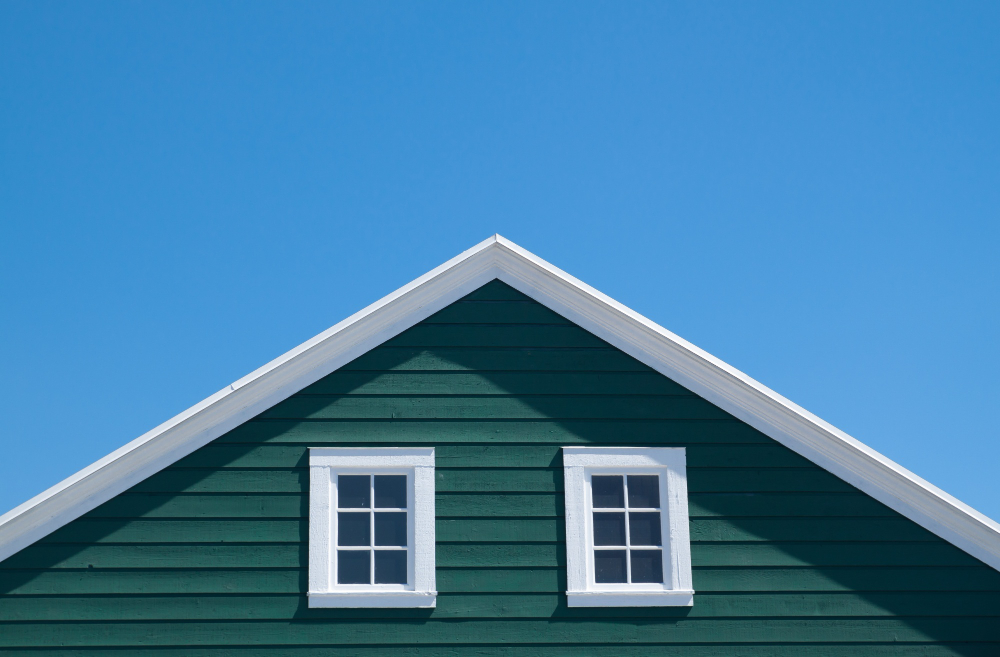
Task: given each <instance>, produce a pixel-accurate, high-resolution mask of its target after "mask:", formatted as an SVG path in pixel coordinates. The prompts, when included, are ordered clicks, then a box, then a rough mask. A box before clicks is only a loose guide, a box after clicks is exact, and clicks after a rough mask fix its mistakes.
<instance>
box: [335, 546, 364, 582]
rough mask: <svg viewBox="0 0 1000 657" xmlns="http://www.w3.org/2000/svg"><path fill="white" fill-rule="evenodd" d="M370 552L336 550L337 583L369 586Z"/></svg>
mask: <svg viewBox="0 0 1000 657" xmlns="http://www.w3.org/2000/svg"><path fill="white" fill-rule="evenodd" d="M371 554H372V553H371V551H370V550H337V583H339V584H371V583H372V582H371V567H372V566H371V563H372V562H371Z"/></svg>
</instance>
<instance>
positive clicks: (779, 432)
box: [0, 235, 1000, 570]
mask: <svg viewBox="0 0 1000 657" xmlns="http://www.w3.org/2000/svg"><path fill="white" fill-rule="evenodd" d="M494 278H497V279H500V280H502V281H503V282H505V283H507V284H508V285H510V286H512V287H514V288H515V289H517V290H519V291H520V292H522V293H524V294H526V295H528V296H530V297H532V298H533V299H535V300H536V301H538V302H539V303H542V304H544V305H546V306H548V307H549V308H551V309H552V310H554V311H556V312H558V313H560V314H561V315H563V316H564V317H566V318H567V319H569V320H571V321H573V322H575V323H576V324H578V325H580V326H581V327H582V328H584V329H586V330H588V331H590V332H591V333H594V334H595V335H597V336H598V337H600V338H602V339H604V340H605V341H607V342H609V343H610V344H612V345H614V346H615V347H617V348H619V349H621V350H622V351H624V352H626V353H628V354H629V355H631V356H633V357H634V358H636V359H638V360H639V361H641V362H643V363H645V364H646V365H648V366H650V367H652V368H653V369H655V370H656V371H658V372H660V373H662V374H664V375H666V376H668V377H670V378H671V379H673V380H675V381H676V382H677V383H679V384H681V385H683V386H685V387H686V388H688V389H689V390H691V391H692V392H694V393H696V394H698V395H700V396H702V397H704V398H705V399H707V400H708V401H710V402H712V403H714V404H715V405H717V406H718V407H720V408H721V409H723V410H725V411H727V412H729V413H731V414H732V415H734V416H735V417H737V418H739V419H740V420H743V421H744V422H746V423H748V424H750V425H751V426H753V427H754V428H756V429H758V430H759V431H761V432H763V433H764V434H766V435H767V436H769V437H771V438H773V439H774V440H776V441H778V442H779V443H781V444H783V445H785V446H786V447H788V448H790V449H792V450H793V451H795V452H796V453H798V454H800V455H801V456H803V457H805V458H807V459H809V460H810V461H812V462H814V463H816V464H817V465H819V466H820V467H822V468H824V469H826V470H828V471H829V472H831V473H833V474H835V475H837V476H838V477H840V478H841V479H843V480H844V481H847V482H848V483H850V484H852V485H853V486H855V487H857V488H858V489H860V490H861V491H863V492H865V493H867V494H868V495H870V496H872V497H874V498H875V499H877V500H878V501H880V502H882V503H883V504H885V505H886V506H888V507H890V508H892V509H893V510H895V511H897V512H899V513H901V514H902V515H904V516H906V517H907V518H909V519H911V520H913V521H914V522H916V523H917V524H919V525H921V526H922V527H924V528H925V529H928V530H929V531H931V532H933V533H934V534H936V535H938V536H940V537H941V538H943V539H944V540H946V541H949V542H950V543H952V544H954V545H956V546H957V547H959V548H961V549H962V550H964V551H965V552H967V553H969V554H971V555H972V556H974V557H976V558H978V559H980V560H981V561H983V562H984V563H986V564H988V565H990V566H992V567H993V568H996V569H997V570H1000V524H997V523H996V522H994V521H993V520H991V519H990V518H988V517H986V516H985V515H983V514H981V513H979V512H978V511H976V510H974V509H972V508H971V507H969V506H968V505H966V504H963V503H962V502H960V501H959V500H957V499H955V498H954V497H952V496H951V495H948V494H947V493H945V492H944V491H942V490H941V489H939V488H937V487H936V486H933V485H932V484H930V483H928V482H927V481H925V480H924V479H922V478H920V477H918V476H917V475H915V474H913V473H912V472H910V471H909V470H907V469H906V468H903V467H902V466H900V465H899V464H897V463H895V462H893V461H891V460H890V459H888V458H886V457H885V456H883V455H882V454H879V453H878V452H876V451H875V450H873V449H871V448H869V447H867V446H866V445H864V444H862V443H861V442H859V441H857V440H855V439H854V438H852V437H851V436H849V435H847V434H846V433H844V432H843V431H840V430H839V429H837V428H836V427H833V426H832V425H830V424H828V423H827V422H824V421H823V420H821V419H820V418H818V417H816V416H815V415H813V414H811V413H809V412H808V411H806V410H805V409H803V408H801V407H799V406H797V405H796V404H794V403H792V402H790V401H789V400H787V399H785V398H784V397H782V396H781V395H779V394H777V393H776V392H774V391H773V390H771V389H769V388H767V387H766V386H764V385H762V384H761V383H759V382H757V381H755V380H754V379H752V378H750V377H749V376H747V375H746V374H744V373H742V372H740V371H739V370H737V369H735V368H733V367H731V366H730V365H727V364H726V363H724V362H722V361H721V360H719V359H717V358H715V357H714V356H712V355H710V354H708V353H706V352H704V351H702V350H701V349H699V348H698V347H695V346H694V345H692V344H690V343H689V342H687V341H685V340H683V339H682V338H680V337H678V336H676V335H674V334H673V333H671V332H670V331H667V330H666V329H664V328H663V327H661V326H659V325H658V324H656V323H655V322H652V321H650V320H649V319H646V318H645V317H643V316H642V315H640V314H638V313H636V312H635V311H633V310H631V309H629V308H627V307H625V306H623V305H622V304H620V303H618V302H617V301H615V300H614V299H612V298H610V297H608V296H607V295H604V294H602V293H601V292H599V291H597V290H595V289H594V288H592V287H590V286H589V285H587V284H585V283H583V282H582V281H579V280H578V279H576V278H574V277H573V276H570V275H569V274H567V273H565V272H563V271H562V270H560V269H558V268H557V267H554V266H553V265H551V264H549V263H547V262H545V261H544V260H542V259H540V258H538V257H537V256H535V255H534V254H532V253H530V252H528V251H526V250H524V249H522V248H521V247H519V246H517V245H516V244H514V243H513V242H511V241H509V240H507V239H505V238H503V237H501V236H499V235H494V236H492V237H490V238H489V239H487V240H484V241H483V242H480V243H479V244H477V245H476V246H474V247H473V248H471V249H469V250H467V251H465V252H463V253H461V254H460V255H458V256H456V257H455V258H452V259H451V260H449V261H448V262H446V263H444V264H442V265H441V266H439V267H437V268H435V269H433V270H431V271H430V272H428V273H427V274H425V275H423V276H421V277H420V278H417V279H416V280H414V281H413V282H411V283H409V284H407V285H405V286H403V287H401V288H399V289H398V290H396V291H395V292H393V293H392V294H389V295H388V296H386V297H383V298H382V299H380V300H379V301H377V302H375V303H373V304H371V305H370V306H368V307H366V308H364V309H363V310H361V311H359V312H357V313H355V314H354V315H351V316H350V317H348V318H347V319H345V320H343V321H341V322H339V323H338V324H336V325H334V326H333V327H331V328H330V329H327V330H326V331H324V332H322V333H320V334H319V335H317V336H316V337H314V338H312V339H310V340H307V341H306V342H304V343H302V344H301V345H299V346H298V347H295V348H294V349H292V350H290V351H288V352H287V353H285V354H283V355H282V356H279V357H278V358H276V359H274V360H272V361H271V362H269V363H267V364H266V365H264V366H263V367H261V368H258V369H257V370H255V371H254V372H252V373H250V374H248V375H247V376H245V377H243V378H241V379H239V380H237V381H235V382H234V383H232V384H231V385H229V386H227V387H226V388H223V389H222V390H220V391H219V392H217V393H215V394H214V395H211V396H210V397H208V398H207V399H205V400H203V401H202V402H199V403H198V404H196V405H194V406H192V407H191V408H189V409H188V410H186V411H184V412H182V413H180V414H178V415H177V416H175V417H174V418H172V419H170V420H168V421H167V422H164V423H163V424H161V425H160V426H158V427H156V428H155V429H153V430H152V431H149V432H147V433H145V434H143V435H142V436H140V437H139V438H137V439H135V440H133V441H132V442H130V443H128V444H127V445H125V446H123V447H121V448H120V449H118V450H116V451H114V452H112V453H111V454H109V455H108V456H106V457H104V458H103V459H101V460H99V461H97V462H95V463H94V464H92V465H90V466H88V467H86V468H84V469H83V470H81V471H79V472H78V473H76V474H74V475H72V476H71V477H69V478H67V479H65V480H64V481H62V482H60V483H59V484H56V485H55V486H53V487H51V488H49V489H48V490H46V491H44V492H43V493H41V494H39V495H37V496H35V497H34V498H32V499H30V500H28V501H27V502H25V503H24V504H21V505H20V506H18V507H16V508H14V509H12V510H11V511H9V512H7V513H6V514H4V515H3V516H0V560H3V559H6V558H7V557H9V556H10V555H12V554H14V553H16V552H18V551H19V550H21V549H23V548H24V547H26V546H28V545H30V544H32V543H34V542H35V541H37V540H39V539H40V538H43V537H44V536H46V535H48V534H50V533H52V532H53V531H55V530H57V529H59V528H60V527H62V526H64V525H65V524H67V523H69V522H71V521H72V520H74V519H76V518H78V517H79V516H81V515H83V514H84V513H86V512H88V511H90V510H92V509H94V508H95V507H97V506H98V505H100V504H103V503H104V502H106V501H107V500H109V499H111V498H112V497H114V496H115V495H118V494H119V493H121V492H123V491H125V490H127V489H128V488H130V487H131V486H133V485H135V484H136V483H138V482H140V481H142V480H143V479H145V478H147V477H149V476H150V475H152V474H155V473H156V472H158V471H159V470H162V469H163V468H165V467H167V466H168V465H170V464H172V463H175V462H176V461H178V460H179V459H181V458H183V457H184V456H187V455H188V454H190V453H191V452H193V451H195V450H196V449H198V448H200V447H202V446H204V445H205V444H207V443H209V442H211V441H212V440H214V439H215V438H218V437H219V436H221V435H222V434H224V433H226V432H227V431H230V430H231V429H233V428H235V427H236V426H238V425H240V424H242V423H243V422H245V421H247V420H249V419H250V418H252V417H254V416H255V415H257V414H259V413H261V412H263V411H264V410H266V409H268V408H270V407H271V406H273V405H275V404H277V403H278V402H280V401H282V400H284V399H286V398H287V397H289V396H291V395H292V394H294V393H295V392H297V391H298V390H301V389H302V388H304V387H305V386H307V385H310V384H311V383H314V382H315V381H318V380H319V379H321V378H322V377H324V376H326V375H327V374H329V373H330V372H333V371H334V370H336V369H337V368H339V367H341V366H342V365H344V364H346V363H348V362H350V361H351V360H353V359H354V358H356V357H358V356H360V355H361V354H363V353H365V352H367V351H369V350H371V349H373V348H374V347H376V346H378V345H379V344H381V343H382V342H384V341H386V340H388V339H389V338H391V337H393V336H395V335H397V334H398V333H400V332H402V331H404V330H406V329H407V328H410V327H411V326H413V325H414V324H416V323H418V322H420V321H422V320H424V319H426V318H427V317H429V316H430V315H432V314H433V313H435V312H437V311H438V310H440V309H442V308H444V307H445V306H447V305H449V304H451V303H453V302H454V301H457V300H458V299H460V298H461V297H463V296H465V295H466V294H468V293H469V292H472V291H473V290H475V289H477V288H478V287H481V286H482V285H484V284H485V283H487V282H489V281H490V280H493V279H494Z"/></svg>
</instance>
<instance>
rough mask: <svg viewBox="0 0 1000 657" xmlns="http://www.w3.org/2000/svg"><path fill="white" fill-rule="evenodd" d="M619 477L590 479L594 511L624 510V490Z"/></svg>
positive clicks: (621, 478) (621, 479)
mask: <svg viewBox="0 0 1000 657" xmlns="http://www.w3.org/2000/svg"><path fill="white" fill-rule="evenodd" d="M623 479H624V478H623V477H622V476H621V475H613V476H610V477H609V476H603V475H602V476H599V477H591V478H590V488H591V490H592V491H593V494H594V508H595V509H608V508H610V509H622V508H625V489H624V486H623V484H624V481H623Z"/></svg>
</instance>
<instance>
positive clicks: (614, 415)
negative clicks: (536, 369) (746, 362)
mask: <svg viewBox="0 0 1000 657" xmlns="http://www.w3.org/2000/svg"><path fill="white" fill-rule="evenodd" d="M730 417H731V416H730V415H729V414H728V413H726V412H725V411H723V410H721V409H719V408H718V407H716V406H713V405H712V404H710V403H709V402H707V401H705V400H704V399H701V398H700V397H696V396H693V395H684V396H667V395H647V396H641V395H632V396H629V395H622V396H610V395H609V396H576V395H533V396H532V395H519V396H517V397H498V396H487V397H474V396H466V397H459V396H454V397H441V396H430V397H408V396H402V397H381V396H375V397H361V396H339V397H338V396H313V397H290V398H288V399H286V400H285V401H283V402H281V403H279V404H276V405H275V406H273V407H272V408H270V409H268V410H267V411H264V412H263V413H261V414H260V415H259V416H258V418H262V419H278V420H289V419H291V420H302V419H315V420H335V419H346V420H351V419H373V420H378V419H382V420H387V419H414V420H452V419H453V420H475V419H484V420H486V419H514V420H549V419H564V418H565V419H571V420H572V419H576V420H580V419H594V420H602V419H618V418H621V419H626V420H633V419H634V420H658V419H662V420H727V419H730Z"/></svg>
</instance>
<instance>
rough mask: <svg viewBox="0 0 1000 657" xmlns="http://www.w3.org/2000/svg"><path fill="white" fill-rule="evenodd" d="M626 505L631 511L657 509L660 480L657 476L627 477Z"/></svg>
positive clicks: (658, 505) (658, 506)
mask: <svg viewBox="0 0 1000 657" xmlns="http://www.w3.org/2000/svg"><path fill="white" fill-rule="evenodd" d="M628 505H629V507H631V508H633V509H659V508H660V478H659V477H658V476H657V475H629V476H628Z"/></svg>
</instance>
